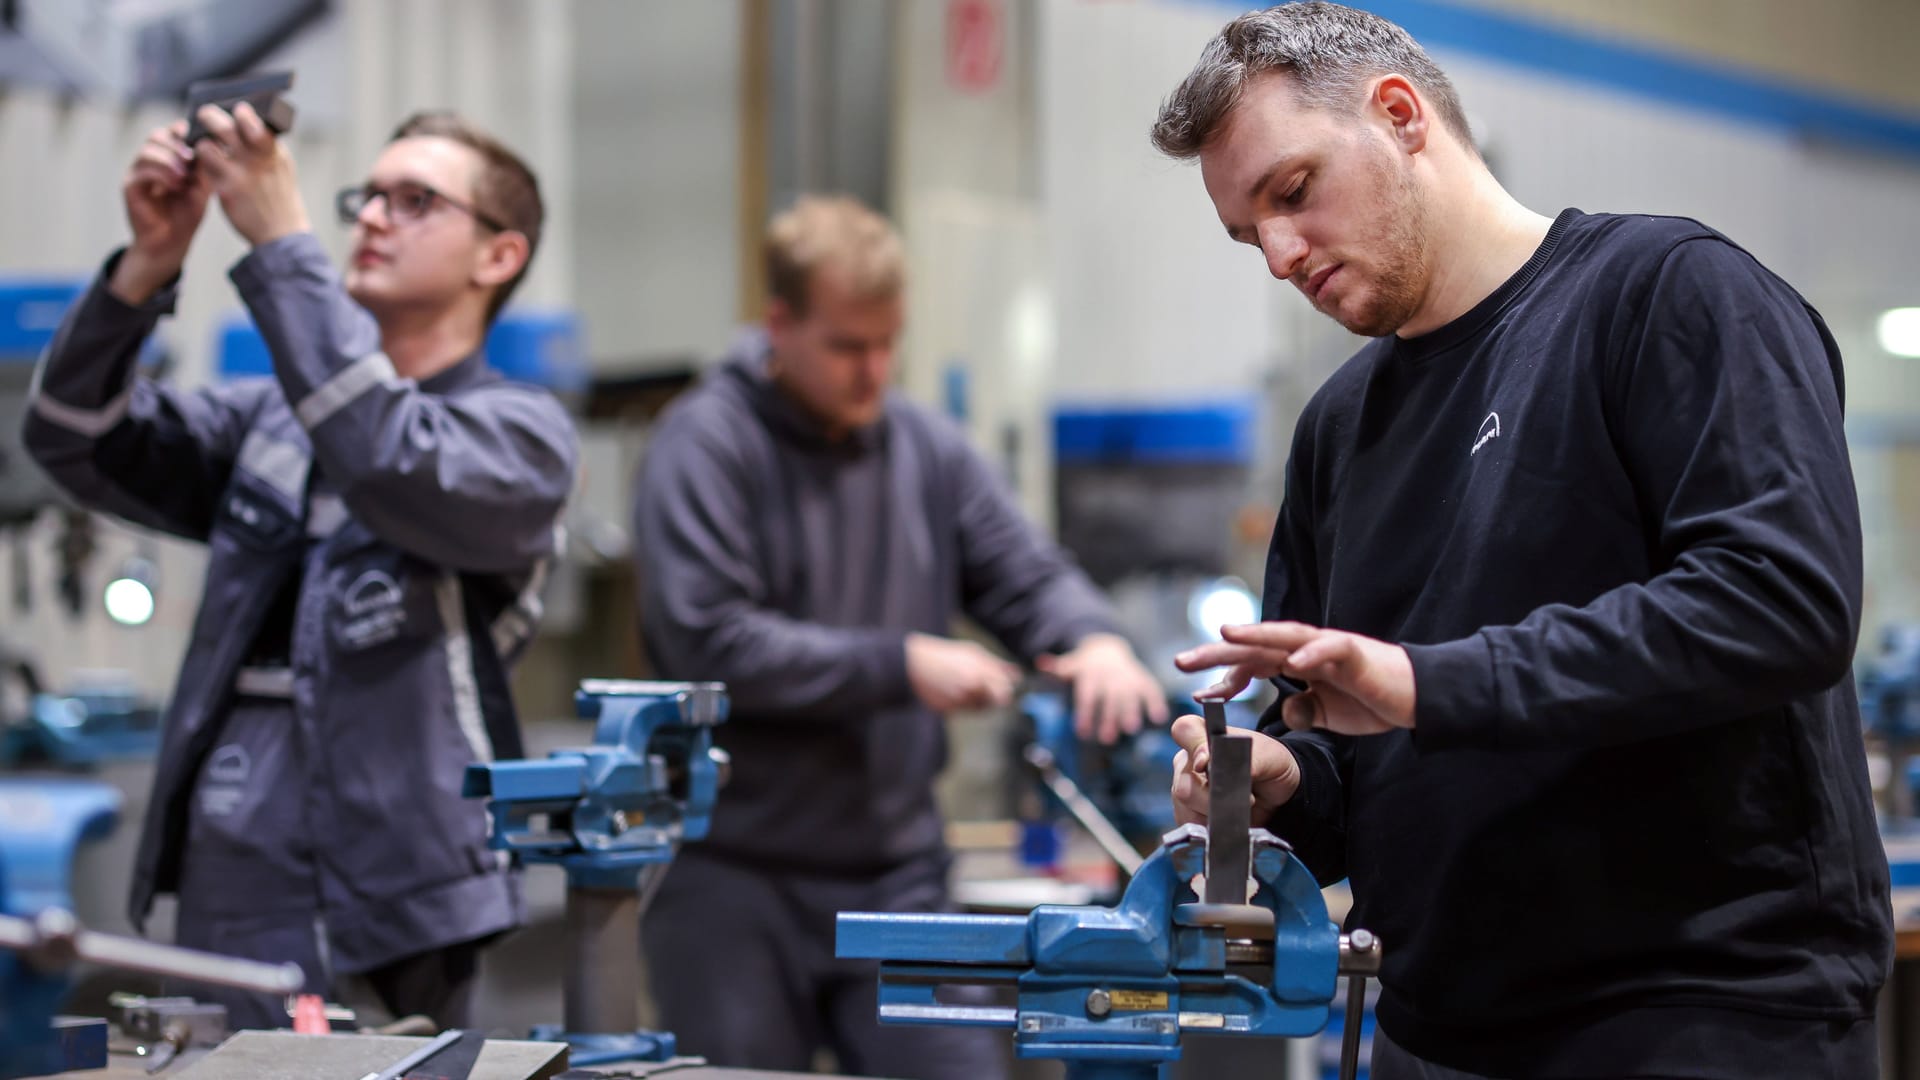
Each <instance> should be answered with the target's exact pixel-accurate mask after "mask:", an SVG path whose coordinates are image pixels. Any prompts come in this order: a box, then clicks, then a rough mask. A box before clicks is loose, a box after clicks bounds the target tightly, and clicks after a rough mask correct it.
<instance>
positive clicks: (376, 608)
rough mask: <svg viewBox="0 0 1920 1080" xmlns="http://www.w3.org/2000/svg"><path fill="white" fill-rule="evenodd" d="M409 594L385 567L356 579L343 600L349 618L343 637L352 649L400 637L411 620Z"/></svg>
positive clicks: (341, 628) (343, 630) (341, 634)
mask: <svg viewBox="0 0 1920 1080" xmlns="http://www.w3.org/2000/svg"><path fill="white" fill-rule="evenodd" d="M405 599H406V597H405V594H403V593H402V592H401V591H400V586H399V585H398V584H397V583H396V582H395V581H394V580H393V578H392V576H391V575H389V574H387V573H386V572H385V571H383V570H369V571H367V572H366V573H364V574H361V575H360V576H359V577H357V578H355V579H354V582H353V584H352V585H351V586H349V587H348V588H347V594H346V596H345V597H344V598H343V600H342V606H343V607H344V608H345V609H346V613H347V621H346V623H345V624H344V625H342V626H341V627H340V637H341V638H342V639H343V640H344V642H345V643H346V645H347V646H348V647H349V648H354V649H365V648H370V647H372V646H374V645H379V644H381V643H383V642H388V641H392V640H393V639H394V638H396V637H399V636H400V627H401V626H402V625H403V624H405V623H406V621H407V611H406V608H405V606H404V605H403V603H402V602H403V601H404V600H405Z"/></svg>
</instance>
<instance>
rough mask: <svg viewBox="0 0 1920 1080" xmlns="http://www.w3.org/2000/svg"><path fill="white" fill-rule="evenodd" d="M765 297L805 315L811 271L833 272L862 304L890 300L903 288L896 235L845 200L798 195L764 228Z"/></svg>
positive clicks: (904, 267)
mask: <svg viewBox="0 0 1920 1080" xmlns="http://www.w3.org/2000/svg"><path fill="white" fill-rule="evenodd" d="M765 254H766V263H767V294H768V295H769V296H772V297H774V298H775V299H778V300H780V301H782V302H783V303H785V304H786V305H787V306H788V307H789V308H791V309H792V310H793V313H794V314H795V315H805V314H806V313H807V306H808V299H809V298H808V288H809V285H810V284H811V282H812V280H813V274H814V271H816V270H819V269H820V268H822V267H825V266H831V267H832V268H834V269H835V270H837V271H839V272H840V273H842V274H844V275H846V278H847V284H848V286H849V288H851V289H852V290H853V293H854V295H855V296H858V297H860V298H861V299H876V300H877V299H891V298H893V297H896V296H899V295H900V292H901V290H902V289H904V288H905V287H906V280H907V259H906V250H905V246H904V245H903V244H902V243H901V242H900V234H899V232H898V231H896V230H895V229H894V227H893V224H892V223H891V222H889V221H888V220H887V219H886V218H884V217H881V216H880V215H879V214H876V213H874V212H873V211H872V210H869V209H868V208H867V207H866V206H865V205H864V204H862V203H861V202H860V201H859V200H858V199H855V198H853V197H851V196H847V195H802V196H801V197H800V198H799V199H798V200H796V201H795V202H794V204H793V205H792V206H791V207H788V208H787V209H786V210H783V211H781V212H780V213H779V214H776V215H774V218H773V220H772V221H770V222H768V224H767V236H766V244H765Z"/></svg>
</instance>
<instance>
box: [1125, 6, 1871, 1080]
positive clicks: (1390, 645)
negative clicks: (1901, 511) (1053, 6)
mask: <svg viewBox="0 0 1920 1080" xmlns="http://www.w3.org/2000/svg"><path fill="white" fill-rule="evenodd" d="M1153 138H1154V141H1155V143H1156V145H1158V146H1159V147H1160V148H1161V149H1162V150H1163V151H1165V152H1167V153H1169V154H1172V155H1173V156H1175V157H1180V158H1188V159H1191V158H1197V159H1198V160H1199V162H1200V166H1201V175H1202V178H1203V180H1204V181H1205V184H1206V188H1207V193H1208V195H1209V196H1210V197H1211V198H1212V200H1213V203H1214V207H1215V209H1216V210H1217V211H1218V213H1219V216H1220V220H1221V222H1222V224H1224V225H1225V227H1226V230H1227V233H1228V235H1229V236H1231V237H1232V238H1233V239H1236V240H1239V241H1242V242H1244V243H1248V244H1252V245H1254V246H1256V247H1258V248H1259V249H1260V251H1261V253H1262V254H1263V255H1264V256H1265V257H1266V260H1267V265H1268V268H1269V269H1270V270H1271V271H1272V273H1273V275H1274V276H1275V277H1277V278H1280V279H1281V280H1284V281H1291V282H1292V283H1293V284H1294V285H1295V286H1296V287H1298V288H1299V289H1300V290H1301V292H1303V293H1305V294H1306V296H1307V298H1308V299H1309V300H1310V301H1311V302H1312V303H1313V306H1314V307H1316V308H1317V309H1319V310H1320V311H1322V312H1324V313H1325V314H1327V315H1329V316H1331V317H1332V318H1334V319H1335V320H1337V321H1338V322H1340V323H1341V324H1342V325H1343V326H1346V327H1347V328H1349V329H1351V330H1353V331H1354V332H1356V333H1360V334H1365V335H1370V336H1376V337H1377V338H1378V340H1376V341H1374V342H1372V343H1370V344H1368V345H1367V346H1366V347H1364V348H1363V349H1361V351H1360V352H1359V353H1358V354H1357V355H1355V356H1354V357H1353V358H1352V359H1351V360H1349V361H1348V362H1347V364H1346V365H1345V366H1343V367H1342V368H1341V369H1340V370H1339V371H1338V372H1337V373H1336V374H1335V375H1334V376H1333V377H1332V378H1331V379H1329V380H1328V382H1327V383H1326V385H1325V386H1324V387H1322V388H1321V390H1320V391H1319V392H1318V393H1317V394H1316V395H1315V396H1314V398H1313V400H1312V401H1311V402H1310V403H1309V404H1308V406H1307V408H1306V410H1305V411H1304V413H1303V414H1302V416H1301V418H1300V422H1299V427H1298V430H1297V432H1296V434H1295V438H1294V441H1293V447H1292V455H1291V459H1290V461H1289V463H1288V467H1287V473H1286V485H1287V488H1286V495H1285V500H1284V504H1283V507H1282V509H1281V512H1280V516H1279V520H1278V522H1277V523H1276V524H1275V527H1274V535H1273V543H1272V549H1271V553H1270V555H1269V558H1268V563H1267V579H1266V590H1265V600H1264V613H1263V617H1264V619H1265V620H1266V621H1264V622H1262V623H1260V624H1259V625H1257V626H1250V627H1230V628H1228V629H1227V631H1226V635H1225V636H1226V640H1225V641H1224V642H1222V643H1219V644H1215V645H1210V646H1203V647H1201V648H1198V649H1195V650H1193V651H1191V652H1190V653H1187V654H1184V655H1183V656H1182V657H1181V658H1180V664H1181V666H1182V667H1183V668H1186V669H1188V670H1201V669H1204V668H1209V667H1221V666H1224V667H1227V668H1228V669H1229V670H1228V673H1227V675H1226V676H1225V677H1224V678H1223V679H1222V681H1221V683H1220V684H1219V685H1218V686H1217V687H1215V688H1214V689H1215V690H1216V691H1217V692H1220V693H1229V694H1230V693H1236V692H1238V691H1239V690H1240V689H1242V688H1244V687H1245V686H1246V685H1247V683H1248V682H1249V681H1250V680H1251V679H1254V678H1274V679H1275V680H1276V682H1277V683H1278V684H1279V685H1280V687H1281V689H1282V692H1283V700H1282V702H1281V703H1280V704H1279V705H1277V706H1276V707H1275V708H1274V709H1273V710H1272V711H1271V712H1270V713H1269V714H1268V716H1267V718H1266V721H1265V723H1264V724H1263V726H1262V730H1263V732H1264V733H1263V734H1257V735H1255V736H1254V738H1255V742H1256V748H1255V759H1254V760H1255V764H1254V771H1255V803H1256V807H1255V815H1256V816H1255V820H1256V821H1260V822H1264V823H1266V824H1267V825H1268V827H1270V828H1272V829H1273V830H1275V831H1276V832H1277V833H1278V834H1279V835H1281V836H1283V837H1285V838H1286V839H1287V840H1289V841H1291V842H1292V843H1293V845H1294V848H1295V851H1296V853H1297V854H1298V855H1299V856H1300V857H1301V858H1302V859H1303V860H1304V861H1305V862H1306V863H1307V865H1308V866H1309V867H1310V868H1311V869H1312V870H1313V871H1314V873H1315V874H1316V875H1317V876H1318V877H1319V878H1320V879H1321V880H1322V881H1323V882H1332V881H1336V880H1338V879H1340V878H1342V877H1346V878H1349V879H1350V880H1351V884H1352V889H1353V898H1354V906H1353V910H1352V914H1351V916H1350V922H1351V924H1352V925H1354V926H1364V927H1367V928H1368V929H1371V930H1373V931H1375V932H1377V933H1379V934H1380V936H1381V939H1382V941H1383V942H1384V944H1385V967H1384V970H1383V972H1382V975H1381V983H1382V993H1381V998H1380V1003H1379V1009H1378V1012H1379V1028H1378V1034H1377V1035H1376V1037H1375V1043H1374V1056H1373V1059H1372V1061H1373V1073H1372V1075H1373V1076H1374V1077H1375V1080H1407V1078H1433V1080H1438V1078H1448V1080H1455V1078H1461V1077H1503V1078H1526V1080H1573V1078H1576V1077H1578V1078H1583V1080H1585V1078H1601V1077H1605V1078H1609V1080H1619V1078H1625V1077H1663V1078H1664V1077H1688V1078H1694V1080H1753V1078H1756V1077H1783V1078H1789V1077H1790V1078H1793V1080H1814V1078H1831V1080H1860V1078H1862V1077H1872V1076H1875V1075H1877V1073H1878V1066H1877V1064H1876V1062H1875V1030H1874V1021H1873V1014H1874V1005H1875V996H1876V993H1877V991H1878V990H1879V988H1880V986H1881V984H1882V982H1883V981H1884V980H1885V978H1886V975H1887V969H1888V965H1889V962H1890V959H1891V957H1890V952H1891V937H1892V935H1891V913H1890V910H1889V904H1888V884H1887V865H1886V859H1885V856H1884V854H1883V852H1882V850H1881V846H1880V843H1879V839H1878V837H1877V835H1876V831H1875V824H1874V815H1873V805H1872V800H1871V793H1870V791H1869V787H1868V781H1867V772H1866V763H1865V754H1864V751H1863V747H1862V742H1861V736H1860V716H1859V709H1858V705H1857V703H1856V701H1855V698H1854V691H1853V688H1852V685H1851V681H1850V679H1849V678H1848V664H1849V661H1850V659H1851V656H1852V652H1853V646H1854V640H1855V637H1856V634H1857V630H1858V620H1859V607H1860V590H1861V553H1860V523H1859V511H1858V508H1857V505H1856V503H1855V499H1854V488H1853V477H1852V473H1851V470H1850V467H1849V465H1848V461H1847V447H1846V442H1845V439H1844V436H1843V433H1842V430H1841V405H1842V391H1843V386H1842V378H1841V366H1840V356H1839V351H1838V349H1837V348H1836V346H1835V344H1834V341H1833V338H1832V336H1831V335H1830V334H1829V333H1828V332H1827V329H1826V326H1825V324H1824V323H1823V322H1822V321H1821V319H1820V316H1819V315H1818V314H1817V313H1816V312H1815V311H1814V310H1813V309H1812V308H1811V307H1809V306H1808V305H1807V304H1806V302H1805V301H1804V300H1802V299H1801V298H1800V297H1799V295H1798V294H1796V293H1795V292H1794V291H1793V289H1792V288H1790V287H1789V286H1788V285H1786V284H1785V283H1784V282H1783V281H1781V280H1780V279H1779V278H1778V277H1776V276H1774V275H1773V274H1772V273H1770V272H1768V271H1767V270H1766V268H1764V267H1762V266H1761V265H1760V264H1759V263H1757V262H1756V261H1755V260H1754V259H1753V258H1752V256H1750V255H1748V254H1747V253H1746V252H1745V251H1743V250H1741V249H1740V248H1739V247H1737V246H1736V245H1735V244H1734V243H1732V242H1731V241H1729V240H1728V239H1727V238H1726V237H1724V236H1721V235H1720V234H1719V233H1716V232H1714V231H1713V230H1711V229H1709V228H1707V227H1705V226H1703V225H1700V224H1698V223H1696V222H1693V221H1689V220H1685V219H1680V218H1661V217H1649V216H1631V217H1626V216H1612V215H1593V214H1585V213H1581V212H1579V211H1576V210H1568V211H1565V212H1563V213H1561V214H1560V215H1559V216H1558V217H1557V218H1552V219H1549V218H1546V217H1543V216H1540V215H1537V214H1534V213H1533V212H1531V211H1529V210H1528V209H1526V208H1525V207H1523V206H1521V205H1520V204H1519V203H1518V202H1516V201H1515V200H1514V199H1513V198H1512V197H1511V196H1510V195H1508V194H1507V193H1506V192H1505V191H1504V190H1503V189H1502V188H1501V187H1500V186H1499V184H1498V183H1497V182H1496V181H1495V180H1494V178H1493V176H1492V175H1491V174H1490V173H1489V172H1488V171H1487V168H1486V166H1485V164H1484V163H1483V162H1482V161H1481V159H1480V157H1479V155H1478V153H1477V152H1476V150H1475V148H1474V145H1473V141H1472V138H1471V136H1470V134H1469V132H1468V129H1467V125H1466V122H1465V120H1464V118H1463V114H1462V112H1461V109H1460V105H1459V102H1458V100H1457V98H1456V97H1455V94H1454V91H1453V88H1452V86H1451V85H1450V84H1449V83H1448V81H1447V78H1446V76H1445V75H1444V74H1443V73H1441V72H1440V71H1439V69H1438V68H1436V67H1435V66H1434V64H1433V62H1432V61H1431V60H1430V59H1429V58H1428V57H1427V55H1426V54H1425V53H1424V52H1423V51H1422V50H1421V49H1420V47H1419V46H1418V45H1417V44H1416V43H1415V42H1413V40H1412V39H1411V38H1409V37H1408V36H1407V35H1406V33H1405V32H1404V31H1403V30H1401V29H1400V28H1399V27H1397V26H1395V25H1393V24H1392V23H1389V22H1387V21H1385V20H1383V19H1380V18H1377V17H1375V16H1372V15H1368V14H1365V13H1362V12H1358V11H1354V10H1351V9H1348V8H1344V7H1340V6H1338V5H1334V4H1322V3H1305V4H1297V5H1287V6H1282V7H1277V8H1273V9H1271V10H1268V11H1262V12H1253V13H1250V14H1247V15H1244V16H1241V17H1240V18H1238V19H1235V20H1234V21H1233V22H1231V23H1229V24H1228V25H1227V27H1226V28H1225V29H1224V30H1223V31H1222V32H1221V34H1220V36H1219V37H1218V38H1216V39H1215V40H1214V41H1213V42H1211V43H1210V44H1209V45H1208V46H1207V47H1206V49H1205V50H1204V52H1203V53H1202V56H1201V59H1200V61H1199V63H1198V65H1197V66H1196V67H1195V69H1194V71H1193V72H1192V74H1190V75H1189V76H1188V78H1187V79H1186V81H1185V82H1184V83H1183V84H1182V85H1181V86H1180V87H1179V89H1177V90H1176V91H1175V92H1174V94H1173V95H1172V96H1171V97H1170V98H1169V99H1168V101H1167V102H1166V104H1165V105H1164V107H1163V108H1162V111H1161V113H1160V116H1159V120H1158V123H1157V124H1156V125H1155V128H1154V131H1153ZM1175 730H1176V735H1177V737H1178V738H1179V739H1180V742H1181V744H1182V745H1183V746H1184V747H1185V748H1186V750H1185V755H1186V757H1185V760H1182V761H1180V762H1179V763H1178V765H1177V769H1178V771H1177V773H1176V781H1175V785H1174V792H1173V794H1174V798H1175V801H1176V804H1177V805H1178V807H1179V808H1180V813H1181V814H1182V816H1183V818H1184V819H1186V820H1201V821H1204V820H1205V807H1206V801H1205V794H1206V793H1205V785H1206V768H1207V764H1208V763H1207V761H1206V755H1205V753H1204V747H1205V739H1204V736H1203V734H1202V731H1201V726H1200V723H1199V721H1198V719H1197V718H1182V719H1181V720H1180V721H1178V722H1177V723H1176V728H1175Z"/></svg>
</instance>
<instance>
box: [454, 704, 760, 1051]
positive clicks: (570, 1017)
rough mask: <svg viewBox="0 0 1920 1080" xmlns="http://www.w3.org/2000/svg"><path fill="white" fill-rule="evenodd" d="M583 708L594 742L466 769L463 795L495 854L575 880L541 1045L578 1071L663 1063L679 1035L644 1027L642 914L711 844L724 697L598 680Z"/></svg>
mask: <svg viewBox="0 0 1920 1080" xmlns="http://www.w3.org/2000/svg"><path fill="white" fill-rule="evenodd" d="M574 702H575V705H576V706H577V708H578V711H579V714H580V716H581V717H582V718H583V719H588V720H592V721H594V722H595V726H594V738H593V745H591V746H587V747H580V748H575V749H567V750H555V751H553V752H552V753H551V754H550V755H548V756H547V757H546V758H545V759H544V760H528V761H495V762H491V763H487V764H477V765H469V766H467V773H466V778H465V782H464V786H463V791H464V793H465V794H466V795H467V796H468V797H469V798H484V799H486V800H487V811H488V813H489V814H490V815H491V816H492V822H493V827H492V832H491V835H490V837H489V842H490V843H491V844H492V846H493V847H495V848H498V849H500V850H503V851H510V852H513V853H514V854H515V855H517V856H518V857H520V858H521V859H523V860H525V861H526V862H529V863H552V864H554V865H557V866H559V867H561V868H562V869H564V870H565V871H566V873H567V914H566V920H567V924H566V937H567V956H566V963H565V970H566V980H565V985H564V988H563V995H564V1023H563V1024H561V1025H559V1026H557V1027H556V1026H550V1025H549V1026H543V1027H537V1028H535V1029H534V1030H533V1037H534V1038H536V1039H542V1040H553V1041H562V1042H566V1043H567V1044H569V1046H570V1047H572V1053H571V1060H572V1062H573V1064H575V1065H597V1064H608V1063H612V1062H618V1061H665V1060H666V1059H668V1058H671V1057H673V1055H674V1049H675V1045H674V1038H673V1035H672V1034H670V1033H668V1032H660V1031H646V1030H641V1029H639V1027H638V1024H639V1000H640V982H639V979H640V973H639V966H638V965H639V958H640V917H641V915H642V914H643V913H644V912H645V910H646V906H647V904H648V903H649V902H650V901H651V899H652V897H653V893H654V891H655V890H656V889H657V888H658V886H659V883H660V882H661V881H662V880H663V879H664V876H665V873H666V870H667V867H668V866H669V864H671V863H672V861H673V857H674V856H675V855H676V854H677V853H678V852H679V849H680V845H681V844H682V843H684V842H686V841H689V840H699V839H700V838H702V837H704V836H705V835H706V834H707V826H708V823H709V821H710V820H711V818H712V814H713V802H714V797H715V796H716V795H717V794H718V792H719V790H720V788H721V786H722V785H723V784H724V783H725V781H726V773H727V766H728V761H727V756H726V752H725V751H723V750H721V749H719V748H718V747H716V746H714V745H713V729H714V727H715V726H716V725H718V724H720V723H721V722H722V721H724V720H725V719H726V717H727V695H726V688H725V687H724V686H722V685H721V684H719V683H675V682H637V681H628V680H614V679H589V680H587V681H585V682H583V683H581V684H580V690H579V692H578V693H577V694H576V695H574Z"/></svg>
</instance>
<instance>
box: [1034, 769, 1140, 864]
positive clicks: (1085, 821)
mask: <svg viewBox="0 0 1920 1080" xmlns="http://www.w3.org/2000/svg"><path fill="white" fill-rule="evenodd" d="M1026 758H1027V764H1029V765H1031V766H1033V768H1034V771H1036V772H1038V773H1039V774H1040V780H1041V782H1043V783H1045V784H1046V785H1047V790H1048V791H1051V792H1053V795H1054V798H1056V799H1059V800H1060V805H1062V806H1064V807H1066V808H1067V813H1069V814H1072V815H1073V819H1074V820H1075V821H1078V822H1079V823H1080V826H1081V828H1084V829H1086V830H1087V832H1089V833H1091V834H1092V836H1093V839H1094V842H1095V843H1097V844H1099V845H1100V849H1101V850H1102V851H1105V852H1106V853H1107V857H1108V858H1110V859H1112V860H1113V861H1114V862H1116V863H1119V864H1120V869H1122V870H1125V871H1126V872H1127V876H1128V877H1132V876H1133V875H1135V874H1137V873H1139V872H1140V865H1141V864H1142V863H1144V862H1146V859H1145V858H1143V857H1141V855H1140V853H1139V852H1138V851H1136V850H1134V847H1133V845H1132V844H1129V843H1127V838H1126V837H1124V836H1122V835H1120V830H1119V829H1116V828H1114V826H1113V822H1111V821H1109V820H1107V815H1105V814H1103V813H1101V812H1100V808H1099V807H1097V806H1095V805H1093V800H1091V799H1089V798H1087V796H1086V794H1085V793H1084V792H1082V791H1081V790H1080V785H1079V784H1076V783H1074V782H1073V780H1072V779H1070V778H1069V777H1068V776H1067V774H1066V773H1063V772H1061V771H1060V765H1059V763H1058V762H1056V761H1055V760H1054V758H1053V752H1052V751H1050V750H1048V749H1047V748H1046V747H1044V746H1041V745H1040V744H1039V743H1029V744H1027V750H1026Z"/></svg>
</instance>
